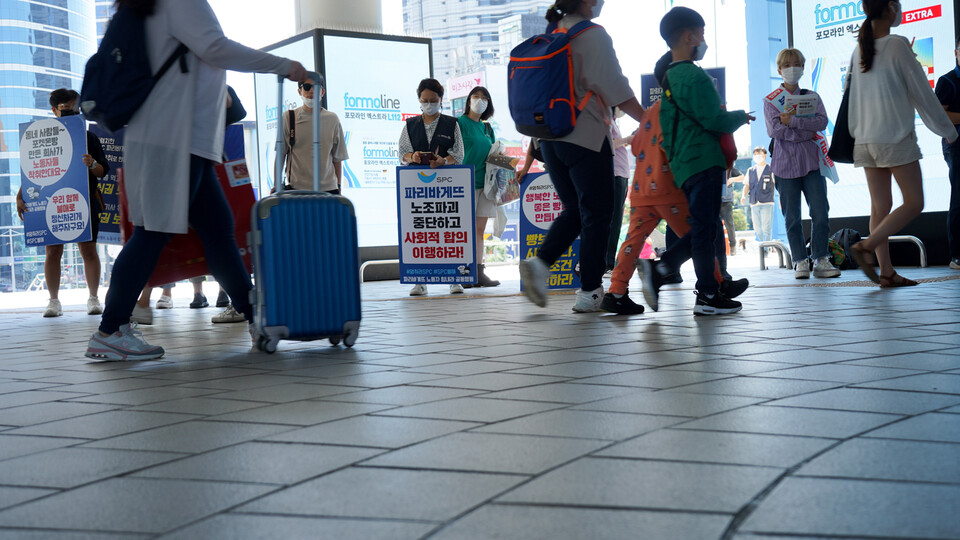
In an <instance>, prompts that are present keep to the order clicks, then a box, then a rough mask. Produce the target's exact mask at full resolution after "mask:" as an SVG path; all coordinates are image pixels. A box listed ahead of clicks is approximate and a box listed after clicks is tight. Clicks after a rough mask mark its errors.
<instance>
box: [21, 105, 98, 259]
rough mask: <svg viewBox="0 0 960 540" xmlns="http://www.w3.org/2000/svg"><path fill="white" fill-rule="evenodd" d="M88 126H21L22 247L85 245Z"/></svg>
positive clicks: (73, 120) (75, 121)
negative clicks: (23, 243) (71, 243)
mask: <svg viewBox="0 0 960 540" xmlns="http://www.w3.org/2000/svg"><path fill="white" fill-rule="evenodd" d="M86 153H87V126H86V122H84V120H83V118H80V117H79V116H70V117H66V118H45V119H43V120H37V121H36V122H26V123H23V124H20V183H21V188H22V196H23V202H24V203H25V204H26V206H27V212H25V213H24V214H23V227H24V235H25V237H26V245H27V247H36V246H50V245H56V244H66V243H70V242H88V241H90V240H91V239H92V238H93V233H92V231H91V229H90V218H91V216H90V208H91V207H90V186H89V183H88V176H87V175H88V174H89V172H90V171H89V169H87V167H86V166H85V165H84V164H83V155H84V154H86Z"/></svg>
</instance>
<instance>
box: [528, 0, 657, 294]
mask: <svg viewBox="0 0 960 540" xmlns="http://www.w3.org/2000/svg"><path fill="white" fill-rule="evenodd" d="M602 8H603V0H558V1H557V2H556V3H555V4H554V5H553V6H551V8H550V9H548V10H547V15H546V18H547V21H548V22H549V25H548V28H547V32H548V34H553V33H554V30H556V31H557V32H560V33H566V34H568V35H569V36H570V41H569V47H570V51H571V56H570V62H569V64H568V63H567V62H563V63H562V64H563V66H567V65H571V64H572V67H573V70H572V72H571V73H569V74H568V79H569V80H570V81H572V83H573V89H574V94H573V95H572V96H569V97H568V98H567V101H568V102H569V103H570V104H574V103H575V104H576V106H575V107H574V108H571V109H568V110H569V113H567V115H566V119H567V121H569V120H570V119H571V116H570V115H571V114H572V115H573V118H575V122H574V125H573V126H572V130H570V131H569V132H568V133H567V134H565V135H562V136H559V137H553V136H551V137H552V138H548V137H547V136H543V137H542V138H541V144H540V147H541V151H542V152H543V157H544V158H545V160H546V165H547V170H548V171H549V173H550V179H551V181H552V182H553V185H554V188H555V189H556V191H557V195H558V196H559V197H560V202H561V203H563V207H564V209H563V212H561V213H560V215H559V216H557V218H556V219H555V220H554V222H553V223H552V224H551V226H550V230H548V231H547V234H546V238H545V240H544V242H543V244H542V245H541V246H540V248H539V249H538V250H537V254H536V255H535V256H533V257H530V258H528V259H526V260H524V261H521V262H520V279H521V280H522V281H523V292H524V294H525V295H526V296H527V298H528V299H529V300H530V301H532V302H533V303H534V304H536V305H538V306H540V307H544V306H546V304H547V277H548V275H549V268H550V267H551V266H552V265H553V264H554V263H555V262H556V261H557V260H558V259H559V258H560V256H561V255H563V254H564V253H566V252H567V250H568V248H569V247H570V245H571V244H572V243H573V241H574V240H575V239H576V238H577V236H579V237H580V282H581V284H582V288H581V289H580V290H579V291H578V292H577V300H576V303H575V304H574V305H573V311H575V312H578V313H586V312H595V311H600V304H601V303H602V301H603V274H604V271H605V266H606V263H605V261H604V254H605V252H606V249H607V240H608V237H609V233H610V220H611V214H612V213H613V198H614V197H613V185H614V184H613V176H614V171H613V150H614V145H613V141H612V140H611V135H610V128H609V124H610V122H611V121H612V118H611V107H613V106H618V107H620V110H622V111H623V112H624V113H626V114H628V115H630V116H631V117H633V118H634V119H635V120H637V121H638V122H639V121H641V119H642V118H643V107H642V106H641V105H640V102H639V101H637V98H636V97H635V95H634V92H633V90H632V89H631V88H630V84H629V82H628V81H627V78H626V77H624V75H623V72H622V71H621V69H620V63H619V61H618V60H617V54H616V52H615V51H614V49H613V41H612V40H611V39H610V36H609V34H607V32H606V31H605V30H604V29H603V28H602V27H600V26H598V25H596V24H593V23H591V22H590V20H591V19H595V18H596V17H598V16H599V15H600V11H601V9H602ZM527 43H531V42H530V40H528V42H527ZM512 56H513V55H512ZM520 71H528V72H532V71H536V70H520ZM564 80H567V79H564ZM532 81H533V80H532V79H531V82H532ZM515 91H517V92H520V93H528V92H529V93H533V89H530V88H528V89H526V92H525V91H524V89H522V88H516V89H514V88H513V87H511V96H510V99H511V113H512V114H513V116H514V120H517V113H516V111H514V110H513V107H514V106H515V103H514V102H515V97H516V96H517V94H516V93H515ZM577 111H579V114H577ZM536 116H537V115H534V120H536ZM540 116H543V115H540ZM558 120H562V119H558ZM525 129H526V128H524V127H523V125H521V122H518V130H521V133H523V130H525ZM528 134H529V133H528ZM547 135H549V134H547Z"/></svg>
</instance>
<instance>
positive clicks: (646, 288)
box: [637, 259, 663, 311]
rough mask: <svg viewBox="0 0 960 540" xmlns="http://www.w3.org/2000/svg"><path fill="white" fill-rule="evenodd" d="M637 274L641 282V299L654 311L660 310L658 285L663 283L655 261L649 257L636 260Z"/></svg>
mask: <svg viewBox="0 0 960 540" xmlns="http://www.w3.org/2000/svg"><path fill="white" fill-rule="evenodd" d="M637 276H638V277H639V278H640V283H643V299H644V300H646V302H647V305H648V306H650V309H652V310H654V311H659V310H660V286H661V285H663V276H661V275H660V272H657V268H656V263H654V261H651V260H650V259H638V260H637Z"/></svg>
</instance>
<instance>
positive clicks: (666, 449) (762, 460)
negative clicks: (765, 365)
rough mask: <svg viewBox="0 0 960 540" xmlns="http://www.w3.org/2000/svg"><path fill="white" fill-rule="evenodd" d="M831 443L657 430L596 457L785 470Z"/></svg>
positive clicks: (598, 453)
mask: <svg viewBox="0 0 960 540" xmlns="http://www.w3.org/2000/svg"><path fill="white" fill-rule="evenodd" d="M835 443H836V441H834V440H831V439H817V438H813V437H790V436H783V435H758V434H754V433H725V432H715V431H693V430H680V429H661V430H660V431H655V432H653V433H647V434H646V435H641V436H640V437H636V438H634V439H630V440H628V441H625V442H622V443H620V444H616V445H614V446H611V447H610V448H607V449H605V450H602V451H600V452H597V454H596V455H598V456H605V457H623V458H637V459H661V460H671V461H693V462H700V463H728V464H732V465H760V466H765V467H782V468H789V467H793V466H794V465H796V464H798V463H800V462H802V461H804V460H806V459H808V458H810V457H811V456H813V455H815V454H816V453H818V452H820V451H822V450H824V449H825V448H827V447H829V446H830V445H833V444H835Z"/></svg>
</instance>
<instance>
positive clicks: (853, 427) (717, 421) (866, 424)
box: [677, 405, 902, 439]
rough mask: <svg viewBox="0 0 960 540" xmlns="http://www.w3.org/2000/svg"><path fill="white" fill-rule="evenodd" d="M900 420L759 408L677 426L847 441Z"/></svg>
mask: <svg viewBox="0 0 960 540" xmlns="http://www.w3.org/2000/svg"><path fill="white" fill-rule="evenodd" d="M899 418H902V417H901V416H895V415H891V414H874V413H861V412H847V411H831V410H823V409H797V408H792V407H765V406H762V405H755V406H752V407H747V408H743V409H737V410H735V411H729V412H724V413H720V414H717V415H715V416H710V417H708V418H702V419H700V420H693V421H690V422H685V423H683V424H681V425H679V426H677V427H678V428H680V429H705V430H711V431H738V432H743V433H769V434H775V435H802V436H807V437H826V438H832V439H844V438H847V437H852V436H854V435H857V434H859V433H863V432H865V431H868V430H870V429H873V428H876V427H878V426H882V425H884V424H888V423H890V422H893V421H895V420H897V419H899ZM873 433H875V432H873Z"/></svg>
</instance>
